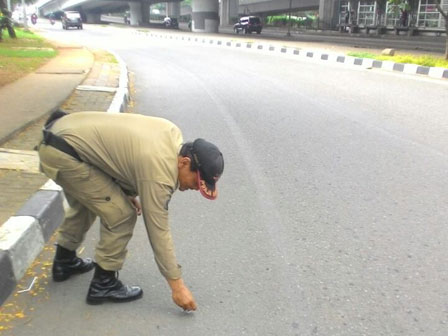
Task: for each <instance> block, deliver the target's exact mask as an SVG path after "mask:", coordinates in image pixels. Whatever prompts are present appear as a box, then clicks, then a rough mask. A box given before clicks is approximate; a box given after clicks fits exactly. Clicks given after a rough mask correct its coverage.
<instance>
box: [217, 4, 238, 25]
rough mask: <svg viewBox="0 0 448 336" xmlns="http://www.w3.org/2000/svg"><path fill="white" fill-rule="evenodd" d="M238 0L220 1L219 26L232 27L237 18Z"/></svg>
mask: <svg viewBox="0 0 448 336" xmlns="http://www.w3.org/2000/svg"><path fill="white" fill-rule="evenodd" d="M238 6H239V0H221V26H228V25H232V24H233V23H234V22H233V20H232V19H233V18H236V17H238Z"/></svg>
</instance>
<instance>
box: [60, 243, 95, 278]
mask: <svg viewBox="0 0 448 336" xmlns="http://www.w3.org/2000/svg"><path fill="white" fill-rule="evenodd" d="M56 246H57V247H56V255H55V257H54V260H53V269H52V273H53V280H54V281H56V282H61V281H65V280H67V279H68V278H70V277H71V276H72V275H74V274H81V273H86V272H88V271H90V270H92V269H93V267H94V266H95V264H94V263H93V261H92V259H90V258H86V259H81V258H78V257H77V256H76V251H70V250H68V249H66V248H64V247H62V246H60V245H56Z"/></svg>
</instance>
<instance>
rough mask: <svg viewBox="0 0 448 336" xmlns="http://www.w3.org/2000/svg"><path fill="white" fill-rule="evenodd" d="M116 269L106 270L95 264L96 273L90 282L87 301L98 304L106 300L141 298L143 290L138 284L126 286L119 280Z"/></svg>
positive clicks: (122, 300) (119, 300)
mask: <svg viewBox="0 0 448 336" xmlns="http://www.w3.org/2000/svg"><path fill="white" fill-rule="evenodd" d="M116 273H118V272H116V271H106V270H104V269H102V268H101V267H100V266H99V265H98V264H96V265H95V274H94V275H93V279H92V282H91V283H90V287H89V293H88V294H87V303H88V304H91V305H96V304H100V303H103V302H104V301H112V302H129V301H134V300H137V299H140V298H141V297H142V296H143V290H142V289H141V288H140V287H138V286H125V285H123V283H122V282H121V281H120V280H118V278H117V276H116Z"/></svg>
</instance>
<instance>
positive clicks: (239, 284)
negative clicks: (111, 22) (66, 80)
mask: <svg viewBox="0 0 448 336" xmlns="http://www.w3.org/2000/svg"><path fill="white" fill-rule="evenodd" d="M49 29H50V31H49V32H48V34H49V36H52V37H54V38H58V39H65V40H72V41H78V42H80V43H81V42H82V43H84V44H88V45H89V46H95V47H98V48H106V47H108V48H110V49H112V50H114V51H116V52H117V53H118V54H120V55H121V57H122V58H123V59H124V61H125V62H126V63H127V65H128V67H129V70H130V71H131V72H132V73H133V75H134V81H135V92H134V100H135V106H134V111H135V112H137V113H141V114H145V115H155V116H160V117H164V118H168V119H170V120H172V121H173V122H175V123H176V124H177V125H179V126H180V128H181V129H182V130H183V132H184V138H185V139H194V138H196V137H203V138H206V139H209V140H211V141H213V142H215V143H216V144H218V145H219V147H220V148H221V149H222V151H223V153H224V157H225V162H226V167H225V172H224V175H223V177H222V178H221V180H220V183H219V185H220V195H219V198H218V200H217V201H215V202H211V201H207V200H205V199H203V198H202V197H201V196H200V195H199V194H198V193H195V192H184V193H182V192H178V193H176V194H175V196H174V197H173V200H172V202H171V203H170V211H171V223H172V224H171V225H172V230H173V236H174V241H175V244H176V251H177V255H178V259H179V262H180V263H181V264H182V266H183V272H184V279H185V281H186V283H187V284H188V285H189V286H190V288H191V289H192V291H193V293H194V295H195V297H196V299H197V302H198V306H199V309H198V311H197V312H195V313H193V314H185V313H183V312H182V311H181V310H179V309H178V308H177V307H176V306H175V305H174V304H173V303H172V302H171V298H170V291H169V290H168V287H167V285H166V283H165V281H164V279H163V278H162V277H161V276H160V274H159V273H158V270H157V268H156V266H155V263H154V261H153V257H152V252H151V249H150V246H149V243H148V239H147V237H146V232H145V230H144V226H143V223H142V222H141V220H140V221H139V223H138V224H137V226H136V230H135V234H134V237H133V239H132V241H131V243H130V246H129V250H130V253H129V256H128V259H127V263H126V265H125V268H124V269H123V271H122V272H120V279H122V280H123V281H124V282H126V283H128V284H139V285H141V286H142V287H143V289H144V291H145V294H144V297H143V299H141V300H139V301H137V302H133V303H128V304H121V305H117V304H104V305H102V306H99V307H92V306H88V305H86V304H85V303H84V299H85V295H86V292H87V287H88V284H89V281H90V275H83V276H79V277H76V278H74V279H72V280H70V281H68V282H65V283H57V284H56V283H52V282H50V283H49V285H48V287H47V288H46V289H45V291H46V293H48V294H47V295H46V297H45V298H42V299H41V300H34V301H30V305H31V304H32V305H33V312H32V315H31V317H30V319H29V320H27V322H26V323H23V322H22V323H20V322H17V323H16V325H15V326H14V329H13V334H14V335H17V336H20V335H35V334H40V335H323V336H328V335H350V336H352V335H353V336H359V335H372V336H378V335H388V336H390V335H407V336H411V335H431V336H442V335H446V334H447V330H448V305H447V303H448V262H447V260H448V250H447V248H446V247H447V244H448V228H447V226H446V218H447V216H448V210H447V203H448V196H447V193H446V190H447V188H448V181H447V178H446V173H447V164H448V149H447V148H448V133H447V130H448V116H447V114H446V107H447V106H448V83H447V82H446V81H443V80H434V79H427V78H421V77H417V76H410V75H403V74H393V73H388V72H385V71H380V70H367V69H356V68H354V67H349V66H344V65H340V64H339V65H337V64H334V65H332V64H328V63H323V62H313V61H304V60H296V59H295V60H293V59H290V58H287V57H280V56H275V55H266V54H262V53H254V52H250V51H237V50H230V49H220V48H218V47H213V46H200V45H193V44H189V43H186V42H174V41H169V40H162V39H148V38H145V37H141V36H137V35H134V34H131V32H130V30H118V29H113V28H105V27H93V26H88V25H86V29H85V30H84V31H62V29H60V28H58V27H53V28H49ZM117 136H119V135H117ZM91 231H92V232H91V233H90V235H89V236H88V239H87V241H86V251H85V252H84V253H83V255H89V254H91V252H92V250H93V246H94V242H95V237H96V234H97V231H98V229H97V228H93V229H92V230H91ZM30 300H31V299H30ZM31 302H32V303H31Z"/></svg>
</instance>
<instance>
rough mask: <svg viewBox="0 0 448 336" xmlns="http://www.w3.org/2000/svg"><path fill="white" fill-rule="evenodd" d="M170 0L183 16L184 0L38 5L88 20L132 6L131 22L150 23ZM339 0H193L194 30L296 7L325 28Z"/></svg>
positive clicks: (171, 11) (173, 12)
mask: <svg viewBox="0 0 448 336" xmlns="http://www.w3.org/2000/svg"><path fill="white" fill-rule="evenodd" d="M162 2H163V3H167V13H166V14H167V16H170V17H179V16H180V3H181V2H182V0H48V1H47V2H44V3H43V4H41V5H40V6H39V12H40V14H41V15H48V14H50V13H52V12H53V13H55V12H60V11H63V10H75V11H79V12H80V13H81V14H82V15H83V18H84V19H85V21H86V22H87V23H100V22H101V15H102V14H105V13H112V12H121V11H125V10H129V12H130V18H129V19H130V24H131V25H133V26H145V25H147V24H148V23H149V8H150V6H151V5H153V4H156V3H162ZM336 3H337V1H336V0H192V6H191V7H192V8H191V9H192V12H191V16H192V31H193V32H204V33H215V32H218V26H219V25H220V24H221V25H229V24H230V23H231V22H232V19H233V18H235V17H238V16H239V15H245V14H251V15H261V16H265V15H272V14H278V13H285V12H288V11H289V9H290V8H291V9H292V10H293V11H305V10H317V9H319V17H320V21H321V26H322V27H323V28H325V27H328V28H330V27H331V23H332V22H333V19H334V17H335V15H337V14H336V6H335V4H336Z"/></svg>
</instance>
